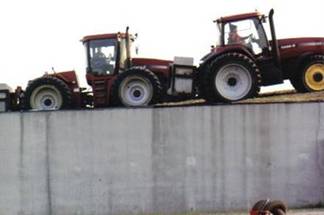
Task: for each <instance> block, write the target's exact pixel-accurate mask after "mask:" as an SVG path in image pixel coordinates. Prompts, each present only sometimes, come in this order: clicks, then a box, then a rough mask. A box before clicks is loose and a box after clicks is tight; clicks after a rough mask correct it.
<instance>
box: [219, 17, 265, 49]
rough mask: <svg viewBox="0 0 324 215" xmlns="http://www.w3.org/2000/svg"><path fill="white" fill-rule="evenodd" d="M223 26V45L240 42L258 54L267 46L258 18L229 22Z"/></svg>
mask: <svg viewBox="0 0 324 215" xmlns="http://www.w3.org/2000/svg"><path fill="white" fill-rule="evenodd" d="M224 28H225V29H224V42H225V45H232V44H241V45H244V46H246V47H247V48H248V49H250V50H252V51H253V52H254V53H255V54H260V53H261V52H262V50H263V49H264V48H267V47H268V42H267V39H266V35H265V32H264V29H263V26H262V23H261V22H260V20H258V19H246V20H241V21H236V22H229V23H226V24H225V26H224Z"/></svg>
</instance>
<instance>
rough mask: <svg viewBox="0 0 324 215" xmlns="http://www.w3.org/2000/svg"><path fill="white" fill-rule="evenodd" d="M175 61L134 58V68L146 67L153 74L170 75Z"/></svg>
mask: <svg viewBox="0 0 324 215" xmlns="http://www.w3.org/2000/svg"><path fill="white" fill-rule="evenodd" d="M172 63H173V61H169V60H160V59H152V58H132V65H133V66H144V67H146V68H148V69H149V70H151V71H152V72H158V73H161V72H162V73H169V72H170V65H171V64H172Z"/></svg>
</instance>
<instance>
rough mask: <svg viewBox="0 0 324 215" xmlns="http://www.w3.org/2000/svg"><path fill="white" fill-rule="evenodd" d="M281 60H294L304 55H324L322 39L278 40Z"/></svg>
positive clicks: (323, 41)
mask: <svg viewBox="0 0 324 215" xmlns="http://www.w3.org/2000/svg"><path fill="white" fill-rule="evenodd" d="M278 46H279V51H280V55H281V58H282V59H288V58H295V57H298V56H301V55H303V54H305V53H309V54H312V53H314V54H324V38H320V37H304V38H287V39H280V40H278Z"/></svg>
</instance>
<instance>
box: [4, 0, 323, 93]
mask: <svg viewBox="0 0 324 215" xmlns="http://www.w3.org/2000/svg"><path fill="white" fill-rule="evenodd" d="M323 6H324V2H323V1H322V0H308V1H303V0H302V1H297V0H295V1H294V0H200V1H188V0H187V1H185V0H123V1H112V0H52V1H50V0H28V1H26V0H10V1H9V0H7V1H5V0H4V1H1V3H0V23H1V24H0V26H1V33H0V43H1V50H0V74H1V76H0V77H1V80H0V82H1V83H8V84H9V85H11V86H12V87H15V86H16V85H22V86H25V85H26V84H27V81H28V80H30V79H33V78H35V77H38V76H41V75H42V74H43V73H44V72H45V71H51V68H52V67H54V68H55V70H56V71H57V72H59V71H66V70H72V69H75V70H76V71H77V73H78V75H79V80H80V81H81V82H82V85H83V86H84V87H86V84H85V54H84V48H83V46H82V44H81V42H80V41H79V40H80V39H81V38H82V37H83V36H85V35H91V34H99V33H113V32H118V31H124V30H125V28H126V26H127V25H129V26H130V31H131V32H132V33H138V34H139V40H138V43H139V44H140V45H139V49H140V56H141V57H154V58H162V59H173V57H174V56H188V57H194V58H195V62H199V59H200V58H201V57H202V56H203V55H205V54H206V53H208V52H209V49H210V45H212V44H214V43H215V39H216V26H215V24H214V23H213V22H212V20H214V19H216V18H217V17H220V16H225V15H232V14H237V13H245V12H251V11H255V10H256V9H257V10H258V11H260V12H262V13H268V11H269V10H270V9H271V8H274V9H275V23H276V30H277V35H278V37H279V38H284V37H298V36H321V37H324V28H323V24H322V22H323V20H324V12H323V9H322V8H323Z"/></svg>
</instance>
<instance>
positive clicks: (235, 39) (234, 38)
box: [228, 24, 251, 44]
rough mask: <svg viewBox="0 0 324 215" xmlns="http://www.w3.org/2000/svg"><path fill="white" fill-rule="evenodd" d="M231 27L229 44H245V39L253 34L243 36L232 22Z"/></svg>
mask: <svg viewBox="0 0 324 215" xmlns="http://www.w3.org/2000/svg"><path fill="white" fill-rule="evenodd" d="M229 27H230V32H229V34H228V44H237V43H243V44H245V40H246V39H247V38H249V37H250V36H251V35H249V36H247V37H241V36H240V35H239V34H238V33H237V26H236V25H233V24H230V25H229Z"/></svg>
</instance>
